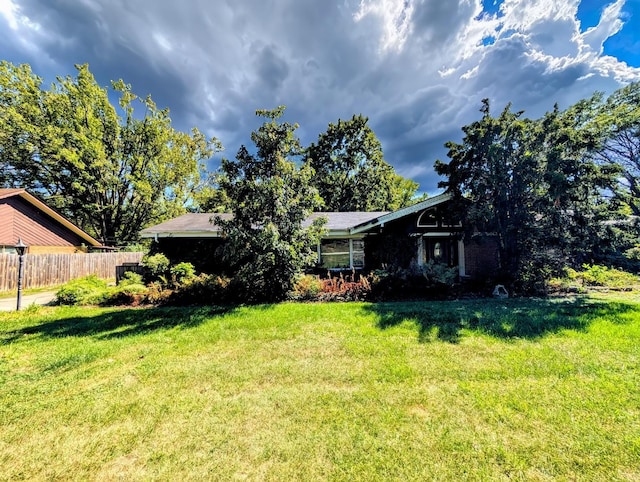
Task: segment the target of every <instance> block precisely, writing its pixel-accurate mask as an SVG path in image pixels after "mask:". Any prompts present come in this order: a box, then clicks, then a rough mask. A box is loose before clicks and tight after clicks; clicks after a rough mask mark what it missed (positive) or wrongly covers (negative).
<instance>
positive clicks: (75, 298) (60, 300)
mask: <svg viewBox="0 0 640 482" xmlns="http://www.w3.org/2000/svg"><path fill="white" fill-rule="evenodd" d="M107 292H108V288H107V282H106V281H104V280H102V279H99V278H98V277H97V276H96V275H90V276H86V277H84V278H78V279H75V280H71V281H69V282H68V283H65V284H64V285H63V286H61V287H60V289H59V290H58V292H57V293H56V303H57V304H59V305H90V304H100V303H101V302H102V301H104V299H105V297H106V296H107Z"/></svg>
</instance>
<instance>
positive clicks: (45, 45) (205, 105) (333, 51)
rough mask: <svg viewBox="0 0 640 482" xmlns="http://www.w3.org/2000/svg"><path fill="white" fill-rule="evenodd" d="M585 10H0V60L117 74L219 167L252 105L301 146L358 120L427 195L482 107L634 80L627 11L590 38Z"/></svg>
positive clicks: (379, 6) (119, 5)
mask: <svg viewBox="0 0 640 482" xmlns="http://www.w3.org/2000/svg"><path fill="white" fill-rule="evenodd" d="M485 3H486V2H485ZM579 4H580V2H579V0H504V1H503V2H502V3H498V5H497V6H496V7H495V8H492V9H490V10H487V9H484V8H483V3H482V2H481V1H480V0H449V1H439V0H327V1H322V2H318V1H300V0H273V1H270V2H265V1H263V0H244V1H242V2H238V1H236V0H219V1H216V2H210V1H206V0H191V1H189V2H174V1H170V0H137V1H136V2H129V1H125V0H110V1H107V0H76V1H71V0H56V1H51V0H0V33H3V34H5V35H3V37H4V38H5V39H6V41H5V42H4V43H3V45H2V46H0V54H2V58H5V59H7V60H9V61H11V62H13V63H23V62H27V63H30V64H31V65H32V67H33V69H34V71H35V72H36V73H38V74H39V75H42V76H44V77H45V79H47V80H48V81H52V80H53V79H54V78H55V76H56V75H67V74H71V75H73V74H74V71H73V64H76V63H85V62H88V63H89V64H90V69H91V71H92V72H93V73H94V75H95V76H96V79H97V80H98V82H99V83H100V84H102V85H107V84H108V83H109V81H110V80H112V79H114V80H115V79H118V78H122V79H124V80H125V81H126V82H127V83H130V84H132V87H133V90H134V92H136V93H138V94H140V95H146V94H151V95H152V97H153V98H154V100H155V101H156V102H157V104H158V105H159V106H161V107H165V106H167V107H169V108H170V110H171V116H172V119H173V121H174V124H175V125H176V126H177V127H178V128H181V129H185V130H186V129H189V128H190V127H192V126H197V127H198V128H199V129H201V130H203V131H204V132H206V133H207V134H208V135H214V136H217V137H219V138H220V139H221V140H222V142H223V143H224V145H225V147H226V153H225V155H227V156H228V157H231V156H233V154H234V153H235V152H236V150H237V149H238V147H239V146H240V144H242V143H245V144H247V143H249V142H250V137H249V136H250V133H251V130H253V129H255V128H257V127H258V125H259V124H260V122H261V120H260V119H259V118H256V116H255V115H254V113H255V111H256V109H263V108H273V107H276V106H278V105H281V104H284V105H287V106H288V108H287V111H286V114H285V120H288V121H290V122H297V123H299V124H300V129H299V130H298V134H299V135H300V136H301V138H302V141H303V143H304V144H308V143H310V142H312V141H314V140H315V139H316V138H317V136H318V134H319V133H320V132H322V131H324V130H325V129H326V127H327V124H328V123H329V122H335V121H336V120H337V119H338V118H342V119H345V118H350V117H351V116H352V115H353V114H360V113H362V114H363V115H366V116H368V117H369V123H370V125H371V126H372V127H373V129H374V130H375V131H376V133H377V134H378V136H379V137H380V139H381V141H382V144H383V147H384V149H385V157H386V158H387V159H388V160H389V161H390V162H392V163H393V165H394V166H395V167H396V169H397V170H398V172H400V173H401V174H402V175H405V176H410V177H414V178H415V179H416V180H418V181H419V182H420V183H421V186H422V189H423V190H425V191H429V192H432V193H433V192H435V191H436V184H437V178H436V176H435V175H434V173H433V169H432V166H433V162H434V161H435V159H437V158H444V156H445V155H446V151H445V149H444V147H443V144H444V142H445V141H447V140H459V139H460V137H461V130H460V128H461V127H462V126H463V125H465V124H468V123H469V122H472V121H473V120H476V119H477V118H478V117H479V113H478V109H479V107H480V101H481V99H482V98H483V97H488V98H490V99H491V101H492V106H494V110H496V111H499V110H501V109H502V108H503V107H504V105H505V104H506V103H507V102H513V103H514V107H515V108H517V109H524V110H525V111H526V114H527V115H529V116H534V117H535V116H539V115H542V114H543V113H544V112H545V111H546V110H549V109H551V108H552V107H553V104H554V103H555V102H558V103H559V104H560V106H561V107H567V106H569V105H570V104H572V103H574V102H576V101H577V100H579V99H580V98H584V97H587V96H589V95H591V94H592V93H593V92H594V91H595V90H603V91H605V92H608V91H612V90H614V89H615V88H617V87H619V86H620V85H622V84H623V83H625V82H630V81H633V80H638V79H640V71H639V70H638V69H637V68H634V67H630V66H628V65H627V64H626V63H624V62H622V61H620V60H618V59H616V58H614V57H611V56H608V55H606V54H605V53H604V47H603V46H604V45H605V42H606V41H607V39H609V38H611V37H612V36H614V35H620V33H621V32H624V31H626V29H628V27H627V26H626V25H625V19H626V17H625V1H624V0H617V1H615V2H613V3H611V4H610V5H609V6H607V7H606V8H604V9H603V10H602V14H601V18H600V21H599V23H598V24H597V25H595V26H594V27H592V28H590V29H587V30H586V31H584V32H582V31H581V30H580V22H579V20H578V18H577V14H578V6H579ZM627 21H628V20H627Z"/></svg>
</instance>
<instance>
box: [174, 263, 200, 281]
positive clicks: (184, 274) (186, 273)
mask: <svg viewBox="0 0 640 482" xmlns="http://www.w3.org/2000/svg"><path fill="white" fill-rule="evenodd" d="M169 272H170V273H171V279H172V280H173V283H174V284H175V285H176V286H179V285H181V284H183V283H185V282H188V281H189V280H192V279H193V278H195V276H196V269H195V268H194V267H193V264H191V263H178V264H176V265H175V266H172V267H171V269H170V270H169Z"/></svg>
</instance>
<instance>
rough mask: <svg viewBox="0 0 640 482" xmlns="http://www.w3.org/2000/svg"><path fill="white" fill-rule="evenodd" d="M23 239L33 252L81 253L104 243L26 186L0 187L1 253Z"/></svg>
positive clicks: (12, 251) (10, 249) (7, 251)
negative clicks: (40, 198)
mask: <svg viewBox="0 0 640 482" xmlns="http://www.w3.org/2000/svg"><path fill="white" fill-rule="evenodd" d="M18 238H20V239H22V241H23V242H24V244H26V245H27V246H28V247H29V248H28V249H29V253H31V254H50V253H78V252H87V251H88V249H89V248H100V247H101V244H100V242H99V241H97V240H96V239H94V238H92V237H91V236H89V235H88V234H87V233H85V232H84V231H83V230H82V229H80V228H79V227H77V226H76V225H74V224H73V223H72V222H71V221H69V220H68V219H66V218H64V217H63V216H61V215H60V214H58V213H57V212H56V211H54V210H53V209H51V208H50V207H49V206H47V205H46V204H45V203H43V202H42V201H40V200H39V199H37V198H36V197H34V196H32V195H31V194H29V193H28V192H27V191H25V190H24V189H0V253H14V252H15V250H14V246H15V244H16V243H17V242H18Z"/></svg>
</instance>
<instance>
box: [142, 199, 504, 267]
mask: <svg viewBox="0 0 640 482" xmlns="http://www.w3.org/2000/svg"><path fill="white" fill-rule="evenodd" d="M450 201H451V196H450V195H449V194H447V193H445V194H440V195H438V196H434V197H432V198H428V199H426V200H424V201H421V202H419V203H417V204H414V205H413V206H409V207H406V208H402V209H399V210H397V211H393V212H319V213H313V214H312V215H311V216H310V217H309V218H308V219H307V220H306V221H305V223H306V224H310V223H311V222H312V221H313V220H314V219H316V218H318V217H324V218H325V219H326V221H327V222H326V224H325V230H326V231H325V233H324V234H323V236H322V239H321V240H320V243H319V245H318V261H317V266H316V267H317V268H319V269H323V270H341V269H349V270H350V269H367V270H369V269H377V268H380V267H384V266H387V267H388V266H395V267H403V268H409V267H412V266H413V267H418V268H419V267H420V266H422V265H424V264H426V263H428V262H429V261H431V260H432V261H434V262H438V263H445V264H447V265H448V266H456V267H457V268H458V273H459V275H460V277H461V278H469V279H478V278H484V277H487V276H491V275H493V274H494V273H495V272H496V270H497V268H498V265H499V256H498V244H497V241H496V239H495V238H494V237H491V236H468V235H465V233H464V230H463V228H462V225H461V223H460V222H459V221H456V220H455V219H452V218H451V215H450V209H449V203H450ZM215 216H216V214H207V213H191V214H184V215H182V216H179V217H177V218H175V219H172V220H169V221H166V222H164V223H161V224H158V225H155V226H151V227H148V228H146V229H143V230H142V231H141V232H140V236H141V237H142V238H148V239H149V238H150V239H153V240H154V241H155V242H156V243H157V248H158V250H159V251H161V252H163V253H164V254H166V255H167V256H168V257H169V259H171V260H172V261H173V262H175V261H189V262H191V263H193V264H194V265H195V266H196V267H197V268H198V269H200V270H201V271H204V272H209V273H213V272H219V271H221V270H224V268H225V267H224V263H223V261H222V259H221V257H220V250H219V249H218V248H219V247H220V246H222V245H223V243H224V235H223V233H222V231H221V229H220V227H219V226H216V225H215V224H214V223H213V218H214V217H215ZM217 216H221V217H222V218H228V216H230V215H229V214H222V215H217Z"/></svg>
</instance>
